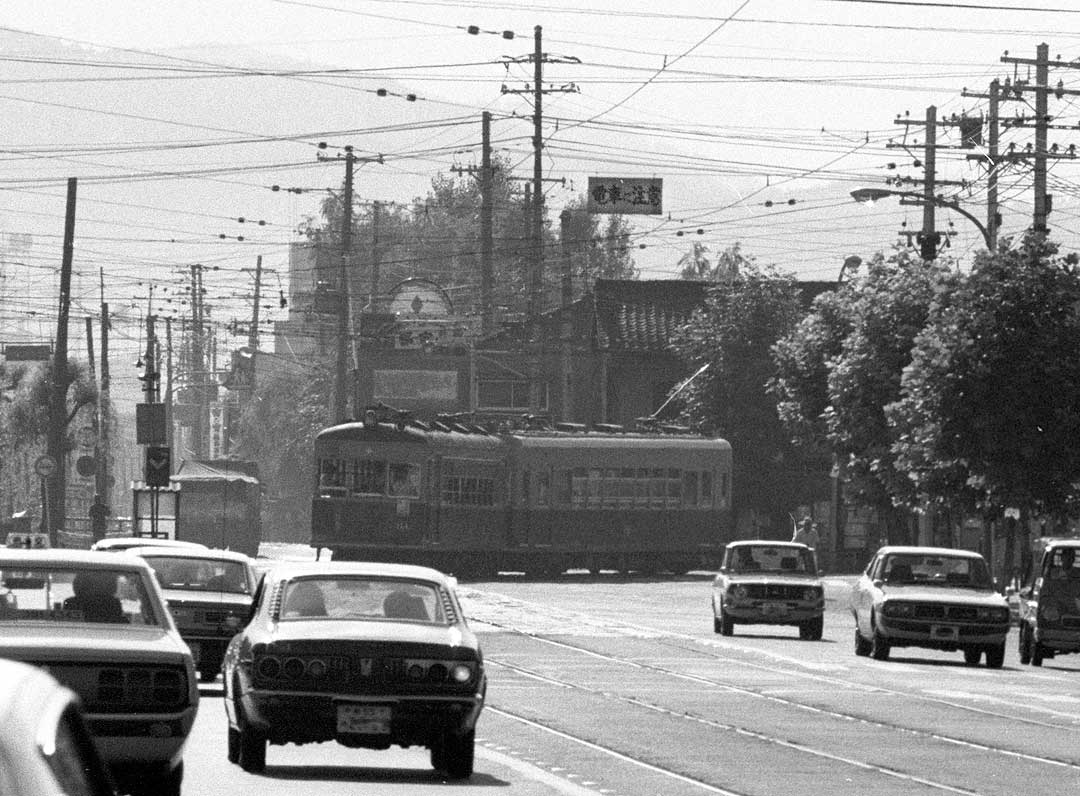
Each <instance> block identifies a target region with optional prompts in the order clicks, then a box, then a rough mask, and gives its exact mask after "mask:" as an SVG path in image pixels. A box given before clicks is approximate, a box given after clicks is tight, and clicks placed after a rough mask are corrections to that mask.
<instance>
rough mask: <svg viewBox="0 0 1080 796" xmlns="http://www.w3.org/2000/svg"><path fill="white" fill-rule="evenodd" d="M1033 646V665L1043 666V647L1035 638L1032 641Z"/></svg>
mask: <svg viewBox="0 0 1080 796" xmlns="http://www.w3.org/2000/svg"><path fill="white" fill-rule="evenodd" d="M1030 645H1031V665H1032V666H1042V663H1043V645H1042V644H1040V643H1039V642H1038V641H1036V640H1035V639H1034V638H1032V639H1031V641H1030Z"/></svg>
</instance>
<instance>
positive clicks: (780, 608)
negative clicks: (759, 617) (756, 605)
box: [761, 603, 787, 616]
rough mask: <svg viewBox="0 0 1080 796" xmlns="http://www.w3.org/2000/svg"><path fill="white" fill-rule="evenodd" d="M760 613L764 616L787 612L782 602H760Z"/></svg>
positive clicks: (780, 614)
mask: <svg viewBox="0 0 1080 796" xmlns="http://www.w3.org/2000/svg"><path fill="white" fill-rule="evenodd" d="M761 613H763V614H764V615H765V616H783V615H784V614H786V613H787V606H786V605H784V603H762V604H761Z"/></svg>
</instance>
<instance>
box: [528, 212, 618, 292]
mask: <svg viewBox="0 0 1080 796" xmlns="http://www.w3.org/2000/svg"><path fill="white" fill-rule="evenodd" d="M586 205H587V198H586V197H585V196H579V197H578V198H577V199H575V200H573V201H571V202H569V203H568V204H567V206H566V211H568V212H569V213H570V217H569V224H568V226H567V227H565V230H566V235H567V239H566V240H565V241H563V240H561V239H560V244H564V245H565V244H568V248H569V249H570V251H571V257H572V260H573V266H572V272H573V279H574V282H575V283H576V284H578V285H580V286H581V289H580V291H577V295H580V294H582V293H588V292H590V291H591V289H592V285H593V283H594V282H595V281H596V280H597V279H636V278H637V270H636V268H635V267H634V258H633V255H631V253H630V233H631V230H630V225H629V223H627V221H626V217H625V216H621V215H617V214H610V215H607V216H605V218H604V220H603V225H601V218H600V216H597V215H596V214H593V213H588V212H586V210H585V207H586ZM560 228H561V229H562V227H560ZM547 259H548V260H552V259H554V258H553V257H552V256H551V255H548V257H547ZM551 271H552V275H553V276H555V275H557V274H558V273H560V272H561V271H560V268H559V267H554V268H552V269H551Z"/></svg>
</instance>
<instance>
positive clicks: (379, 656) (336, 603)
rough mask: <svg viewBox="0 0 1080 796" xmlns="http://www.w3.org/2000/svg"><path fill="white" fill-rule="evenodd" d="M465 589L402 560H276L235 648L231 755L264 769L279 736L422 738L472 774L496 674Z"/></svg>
mask: <svg viewBox="0 0 1080 796" xmlns="http://www.w3.org/2000/svg"><path fill="white" fill-rule="evenodd" d="M454 587H455V582H454V580H453V579H452V578H450V577H448V576H446V575H444V574H442V573H441V572H438V571H436V570H433V569H428V568H426V567H416V566H407V565H401V564H376V563H351V562H350V563H321V564H320V563H307V564H300V563H297V564H283V565H279V566H277V567H275V568H273V569H271V570H270V571H269V572H268V573H267V574H266V576H265V577H264V578H263V580H262V582H261V583H260V585H259V589H258V592H257V593H256V596H255V604H254V606H253V608H252V615H251V621H250V623H249V624H248V625H247V627H246V628H245V629H244V630H243V631H242V632H240V633H239V634H237V635H236V636H235V637H234V638H233V640H232V642H231V643H230V644H229V649H228V651H227V653H226V656H225V663H224V667H223V669H224V680H225V710H226V713H227V715H228V722H229V731H228V740H229V744H228V746H229V748H228V757H229V760H230V761H231V762H233V763H239V765H240V766H241V767H242V768H244V769H245V770H246V771H254V772H258V771H261V770H263V768H264V767H265V765H266V745H267V743H271V744H286V743H297V744H304V743H314V742H322V741H330V740H336V741H338V742H339V743H341V744H343V745H345V746H349V747H359V748H368V749H387V748H389V747H390V746H391V745H398V746H402V747H409V746H422V747H426V748H428V749H429V750H430V752H431V764H432V767H433V768H435V769H436V770H439V771H442V772H445V773H446V775H447V776H449V777H450V778H453V779H462V778H466V777H469V776H470V775H471V774H472V772H473V752H474V741H475V729H476V721H477V719H478V717H479V715H480V711H481V710H482V708H483V705H484V696H485V692H486V689H487V678H486V675H485V673H484V663H483V656H482V654H481V651H480V646H479V642H478V641H477V638H476V636H475V635H474V634H473V632H472V631H471V630H470V629H469V626H468V625H467V623H466V621H465V616H464V614H463V612H462V610H461V605H460V604H459V602H458V598H457V595H456V592H455V588H454Z"/></svg>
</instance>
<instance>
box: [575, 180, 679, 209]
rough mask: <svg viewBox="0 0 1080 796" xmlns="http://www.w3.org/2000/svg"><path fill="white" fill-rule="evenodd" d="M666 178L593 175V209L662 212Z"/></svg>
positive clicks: (591, 197) (587, 205) (589, 204)
mask: <svg viewBox="0 0 1080 796" xmlns="http://www.w3.org/2000/svg"><path fill="white" fill-rule="evenodd" d="M663 199H664V181H663V180H662V179H660V178H641V177H589V198H588V202H587V204H586V209H587V210H588V211H589V212H590V213H618V214H620V215H651V216H655V215H660V214H661V213H663V211H664V201H663Z"/></svg>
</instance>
